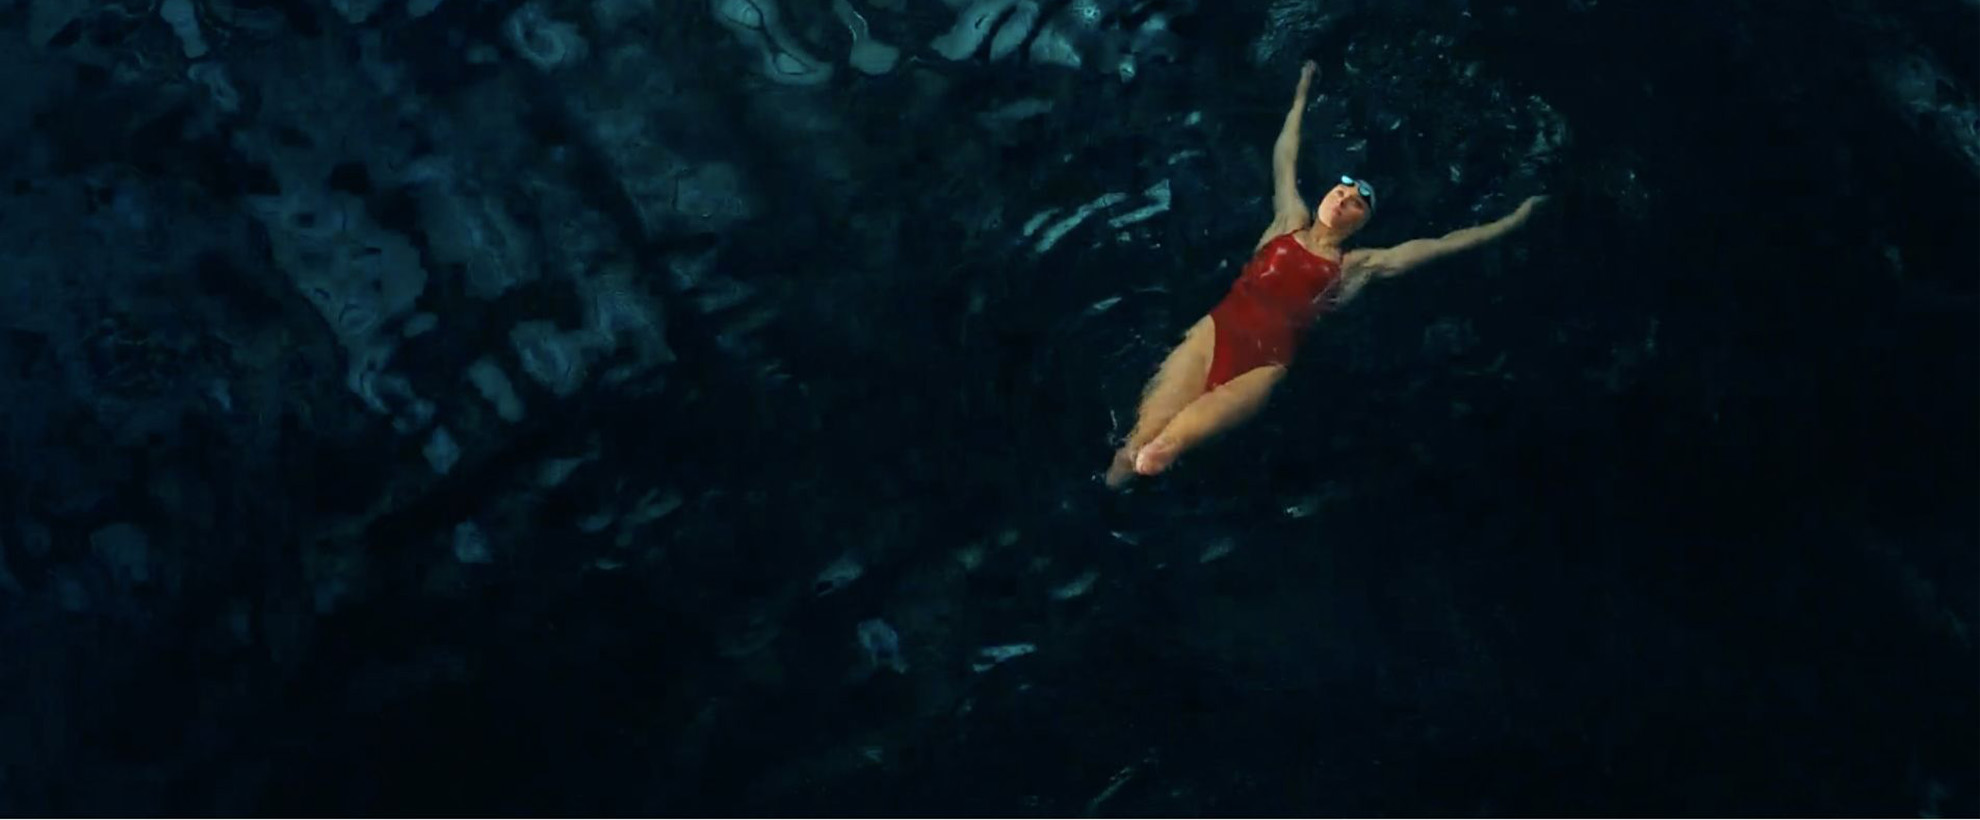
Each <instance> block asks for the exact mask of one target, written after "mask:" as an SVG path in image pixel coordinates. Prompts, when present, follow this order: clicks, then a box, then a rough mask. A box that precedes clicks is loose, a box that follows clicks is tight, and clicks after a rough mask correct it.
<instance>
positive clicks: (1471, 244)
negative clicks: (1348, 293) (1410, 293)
mask: <svg viewBox="0 0 1980 820" xmlns="http://www.w3.org/2000/svg"><path fill="white" fill-rule="evenodd" d="M1545 201H1546V197H1539V196H1536V197H1529V198H1527V200H1526V201H1525V202H1522V203H1520V205H1519V208H1518V210H1515V211H1513V212H1512V213H1510V214H1507V215H1506V216H1505V217H1504V218H1502V219H1499V220H1498V221H1496V222H1488V223H1486V224H1484V225H1474V226H1472V227H1469V228H1464V229H1462V230H1456V231H1452V232H1450V233H1447V234H1444V235H1443V236H1440V237H1437V238H1435V239H1412V240H1410V241H1408V242H1404V243H1402V244H1400V245H1397V246H1395V247H1393V248H1371V249H1368V250H1358V251H1354V252H1351V253H1349V254H1348V255H1347V258H1346V259H1344V260H1343V261H1344V262H1345V263H1346V264H1345V267H1346V268H1348V271H1349V272H1350V273H1361V274H1364V275H1372V276H1377V277H1390V276H1401V275H1403V274H1405V273H1408V272H1410V271H1412V270H1415V269H1417V268H1420V267H1422V266H1424V265H1427V264H1430V263H1431V262H1435V261H1437V260H1439V259H1442V258H1444V257H1446V256H1450V255H1452V254H1455V253H1460V252H1463V251H1468V250H1471V249H1473V248H1476V247H1479V246H1481V245H1486V244H1490V243H1492V242H1495V241H1497V240H1499V239H1500V238H1501V237H1504V236H1505V235H1506V234H1509V233H1512V232H1513V231H1515V230H1517V229H1519V227H1520V226H1522V225H1525V224H1526V221H1527V220H1528V219H1530V218H1532V216H1533V209H1534V207H1535V206H1537V205H1539V204H1540V203H1542V202H1545Z"/></svg>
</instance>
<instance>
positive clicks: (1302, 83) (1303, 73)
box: [1299, 60, 1320, 97]
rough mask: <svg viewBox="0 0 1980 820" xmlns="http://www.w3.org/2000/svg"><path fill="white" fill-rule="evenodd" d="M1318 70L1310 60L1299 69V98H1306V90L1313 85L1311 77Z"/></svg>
mask: <svg viewBox="0 0 1980 820" xmlns="http://www.w3.org/2000/svg"><path fill="white" fill-rule="evenodd" d="M1319 70H1320V66H1317V65H1314V63H1313V61H1312V60H1307V61H1306V64H1305V65H1302V66H1300V67H1299V96H1301V97H1305V96H1306V89H1307V88H1309V87H1311V86H1312V85H1313V75H1314V74H1315V73H1316V72H1318V71H1319Z"/></svg>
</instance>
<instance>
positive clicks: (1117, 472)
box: [1107, 447, 1134, 490]
mask: <svg viewBox="0 0 1980 820" xmlns="http://www.w3.org/2000/svg"><path fill="white" fill-rule="evenodd" d="M1132 480H1134V452H1133V451H1131V450H1129V449H1128V448H1126V447H1122V448H1121V449H1119V450H1115V451H1114V463H1113V464H1111V465H1109V466H1108V467H1107V489H1110V490H1118V489H1120V488H1122V487H1125V486H1127V483H1128V482H1129V481H1132Z"/></svg>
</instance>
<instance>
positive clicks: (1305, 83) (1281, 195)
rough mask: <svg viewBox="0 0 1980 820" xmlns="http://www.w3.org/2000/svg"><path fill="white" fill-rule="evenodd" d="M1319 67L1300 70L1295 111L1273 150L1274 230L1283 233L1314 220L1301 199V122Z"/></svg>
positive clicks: (1310, 65)
mask: <svg viewBox="0 0 1980 820" xmlns="http://www.w3.org/2000/svg"><path fill="white" fill-rule="evenodd" d="M1316 68H1317V67H1316V66H1315V65H1314V64H1313V61H1312V60H1307V61H1306V65H1304V66H1301V67H1300V70H1299V87H1298V89H1296V90H1295V91H1294V92H1293V102H1292V109H1291V110H1289V111H1287V112H1286V125H1285V128H1283V129H1280V131H1279V141H1278V142H1277V143H1275V144H1274V145H1273V146H1272V222H1273V225H1274V227H1278V226H1280V225H1283V226H1284V227H1283V229H1281V230H1280V231H1279V233H1284V232H1285V231H1296V230H1299V229H1300V228H1304V227H1306V225H1307V220H1308V219H1310V218H1311V217H1312V215H1311V214H1309V213H1307V211H1306V201H1305V200H1303V199H1300V198H1299V179H1298V173H1297V171H1298V164H1299V118H1300V113H1301V112H1302V111H1305V110H1306V91H1307V89H1308V87H1310V86H1311V85H1312V84H1313V72H1314V71H1315V70H1316Z"/></svg>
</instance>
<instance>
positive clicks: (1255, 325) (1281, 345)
mask: <svg viewBox="0 0 1980 820" xmlns="http://www.w3.org/2000/svg"><path fill="white" fill-rule="evenodd" d="M1340 279H1341V266H1340V264H1339V263H1337V262H1335V261H1333V260H1331V259H1327V258H1325V257H1322V256H1320V255H1318V254H1316V253H1314V252H1312V251H1309V250H1307V249H1306V246H1305V245H1301V244H1299V240H1298V239H1295V238H1293V235H1292V234H1290V233H1288V234H1283V235H1281V236H1278V237H1275V238H1273V239H1272V240H1271V241H1270V242H1266V243H1265V244H1264V245H1263V246H1262V247H1260V248H1259V249H1258V253H1256V254H1253V255H1252V257H1251V261H1250V262H1247V263H1245V266H1244V272H1243V273H1242V274H1241V275H1239V276H1238V279H1237V281H1236V282H1233V283H1231V289H1230V292H1229V293H1227V294H1225V295H1224V299H1223V301H1221V302H1218V303H1217V307H1216V308H1214V309H1212V310H1211V311H1210V318H1211V319H1212V320H1213V321H1214V322H1215V324H1216V331H1217V336H1216V340H1215V347H1216V349H1215V352H1214V353H1213V354H1212V355H1211V358H1210V375H1209V376H1208V377H1207V378H1206V379H1205V380H1204V383H1203V389H1204V390H1214V389H1216V388H1217V386H1218V385H1221V384H1223V383H1225V382H1228V381H1230V380H1232V379H1235V378H1237V377H1238V376H1241V375H1243V374H1245V373H1247V372H1249V371H1251V370H1253V369H1255V368H1259V367H1265V366H1267V365H1274V364H1290V363H1291V362H1292V357H1293V353H1294V351H1295V350H1297V349H1298V347H1299V337H1300V335H1301V333H1303V332H1304V331H1305V330H1306V328H1307V326H1309V325H1311V324H1313V321H1314V320H1315V319H1318V318H1319V317H1320V314H1321V312H1322V311H1324V310H1325V308H1326V295H1327V292H1328V291H1329V290H1331V289H1333V287H1334V285H1335V284H1336V283H1338V282H1339V281H1340Z"/></svg>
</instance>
